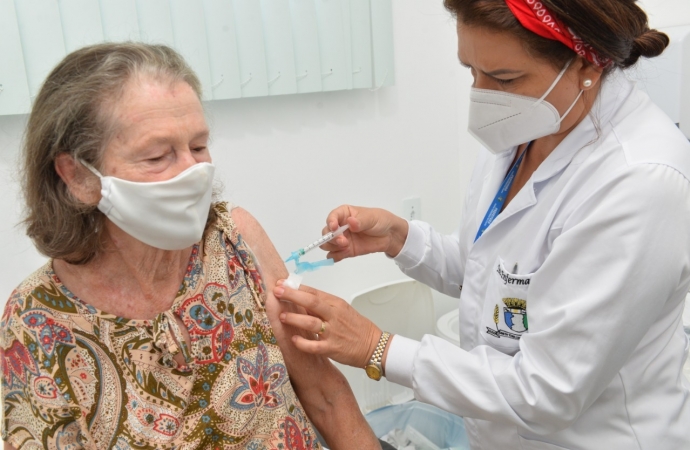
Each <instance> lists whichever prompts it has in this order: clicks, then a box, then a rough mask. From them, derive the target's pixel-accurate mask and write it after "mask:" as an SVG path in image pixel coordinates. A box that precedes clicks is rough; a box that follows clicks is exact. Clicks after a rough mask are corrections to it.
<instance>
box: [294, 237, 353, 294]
mask: <svg viewBox="0 0 690 450" xmlns="http://www.w3.org/2000/svg"><path fill="white" fill-rule="evenodd" d="M349 228H350V225H343V226H342V227H340V228H338V229H337V230H335V231H331V232H330V233H326V234H324V235H323V236H321V237H320V238H319V239H317V240H316V241H314V242H312V243H311V244H309V245H307V246H306V247H303V248H300V249H299V250H296V251H294V252H292V253H291V254H290V257H289V258H288V259H286V260H285V262H289V261H295V273H291V274H290V276H289V277H288V279H287V280H285V283H286V285H287V286H289V287H291V288H293V289H299V285H300V284H301V282H302V277H301V276H299V274H300V273H303V272H310V271H314V270H317V269H319V268H320V267H324V266H332V265H333V264H334V262H333V260H332V259H324V260H322V261H317V262H314V263H310V262H301V261H300V260H299V259H300V257H302V256H304V255H306V254H307V253H308V252H310V251H312V250H314V249H315V248H316V247H319V246H321V245H323V244H326V243H328V242H330V241H332V240H333V239H335V238H337V237H338V236H340V235H341V234H343V233H344V232H345V230H347V229H349Z"/></svg>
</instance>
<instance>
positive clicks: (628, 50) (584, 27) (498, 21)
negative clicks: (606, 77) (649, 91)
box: [443, 0, 669, 69]
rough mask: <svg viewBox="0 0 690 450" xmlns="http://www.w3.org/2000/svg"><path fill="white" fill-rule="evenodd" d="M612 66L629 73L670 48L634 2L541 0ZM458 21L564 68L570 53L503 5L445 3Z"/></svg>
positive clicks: (471, 0)
mask: <svg viewBox="0 0 690 450" xmlns="http://www.w3.org/2000/svg"><path fill="white" fill-rule="evenodd" d="M540 2H541V3H543V4H544V6H546V8H547V9H549V10H550V11H551V12H552V13H553V14H554V15H555V16H556V17H557V18H558V19H559V20H561V21H562V22H563V23H564V24H565V25H567V26H569V27H570V28H571V29H572V30H573V31H574V32H575V34H577V35H578V36H579V37H580V38H581V39H582V40H583V41H584V42H586V43H587V44H589V45H591V46H592V47H593V48H594V49H595V50H596V51H597V52H598V53H599V54H600V55H601V56H603V57H607V58H610V59H611V60H612V61H613V66H611V67H620V68H623V69H625V68H628V67H630V66H633V65H635V63H637V60H638V59H640V57H641V56H644V57H646V58H652V57H654V56H659V55H660V54H661V53H662V52H663V51H664V50H665V49H666V47H667V46H668V44H669V38H668V36H667V35H665V34H664V33H661V32H659V31H657V30H651V29H650V28H649V24H648V21H647V14H645V12H644V11H643V10H642V9H641V8H640V7H639V6H638V5H637V4H636V2H635V0H540ZM443 3H444V5H445V7H446V9H448V10H449V11H450V12H451V13H452V14H453V15H454V16H456V17H457V18H458V20H460V21H462V23H464V24H467V25H470V26H482V27H488V28H492V29H495V30H500V31H508V32H511V33H513V34H514V35H516V36H517V37H518V38H520V39H521V40H522V41H523V42H525V43H526V45H527V48H528V49H529V50H530V51H531V53H533V54H534V55H535V56H537V57H540V58H541V59H544V60H547V61H551V62H552V63H553V64H554V66H557V67H562V66H563V65H564V64H565V63H566V62H567V61H568V60H570V59H572V57H573V53H574V52H573V51H572V50H571V49H570V48H568V47H567V46H565V45H564V44H562V43H560V42H558V41H553V40H550V39H546V38H543V37H541V36H538V35H536V34H535V33H532V32H531V31H529V30H527V29H526V28H524V27H523V26H522V25H520V22H518V20H517V19H516V18H515V16H514V15H513V13H512V12H511V11H510V9H509V8H508V6H507V5H506V2H505V0H444V2H443Z"/></svg>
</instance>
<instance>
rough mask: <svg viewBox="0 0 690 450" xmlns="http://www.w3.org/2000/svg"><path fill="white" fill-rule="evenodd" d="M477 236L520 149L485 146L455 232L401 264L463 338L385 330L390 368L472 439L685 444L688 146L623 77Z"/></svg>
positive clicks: (556, 444)
mask: <svg viewBox="0 0 690 450" xmlns="http://www.w3.org/2000/svg"><path fill="white" fill-rule="evenodd" d="M590 116H593V117H594V119H591V118H587V119H585V120H583V121H582V122H581V123H580V124H579V125H578V126H577V127H576V128H575V129H574V130H573V131H572V132H571V133H570V134H569V135H568V136H567V137H566V138H565V140H564V141H563V142H562V143H561V144H560V145H559V146H558V147H557V148H556V149H555V150H554V151H553V153H552V154H551V155H549V157H548V158H547V159H546V160H545V161H544V162H543V163H542V164H541V166H540V167H539V168H538V169H537V170H536V172H535V173H534V174H533V175H532V177H531V178H530V180H529V181H528V182H527V184H526V185H525V186H524V187H523V188H522V189H521V190H520V192H519V193H518V194H517V196H516V197H515V198H514V199H513V200H512V201H511V203H510V204H508V206H507V207H506V208H505V210H504V211H503V212H502V213H501V214H500V215H499V216H498V217H497V218H496V220H495V221H494V223H493V224H492V225H491V226H490V227H489V229H488V230H487V231H486V232H485V233H484V235H483V236H482V237H481V238H479V240H478V241H477V242H476V243H475V242H474V238H475V234H476V232H477V229H478V228H479V224H480V222H481V221H482V219H483V218H484V215H485V213H486V211H487V209H488V208H489V205H490V203H491V202H492V200H493V199H494V196H495V194H496V192H497V191H498V188H499V185H500V183H501V182H502V181H503V178H504V176H505V174H506V172H507V170H508V168H509V166H510V164H511V162H512V161H513V158H514V156H515V151H516V150H515V149H513V150H512V151H508V152H506V153H503V154H500V155H497V156H494V155H491V154H490V153H488V152H486V151H485V152H483V154H482V155H481V156H480V158H479V161H478V163H477V167H476V169H475V172H474V175H473V177H472V181H471V185H470V188H469V192H468V195H467V199H466V202H465V207H464V212H463V215H462V224H461V226H460V229H459V231H458V232H457V233H456V234H454V235H452V236H443V235H440V234H438V233H437V232H435V231H434V230H433V229H432V228H431V227H430V226H429V225H427V224H425V223H422V222H411V223H410V232H409V236H408V239H407V241H406V243H405V246H404V248H403V250H402V252H401V253H400V255H398V256H397V257H396V262H397V263H398V264H399V266H400V267H401V268H402V270H403V271H404V272H405V273H406V274H408V275H409V276H411V277H413V278H415V279H417V280H420V281H422V282H424V283H426V284H428V285H430V286H432V287H433V288H435V289H438V290H439V291H442V292H444V293H446V294H449V295H452V296H455V297H460V302H459V310H460V340H461V348H458V347H456V346H454V345H452V344H450V343H448V342H446V341H444V340H443V339H441V338H438V337H435V336H425V337H424V338H423V339H422V341H421V342H417V341H413V340H410V339H406V338H403V337H401V336H396V337H395V338H394V339H393V341H392V344H391V346H390V349H389V352H388V358H387V362H386V377H387V378H388V379H389V380H390V381H393V382H396V383H399V384H402V385H405V386H408V387H410V388H413V389H414V392H415V396H416V397H417V398H418V399H419V400H421V401H423V402H426V403H430V404H433V405H436V406H438V407H440V408H443V409H445V410H447V411H450V412H452V413H455V414H458V415H461V416H464V417H466V421H465V423H466V426H467V431H468V435H469V438H470V441H471V443H472V448H473V449H484V450H499V449H520V450H528V449H563V448H567V449H588V450H589V449H606V450H617V449H620V450H630V449H650V450H665V449H669V450H670V449H674V450H675V449H690V397H689V393H690V383H688V380H687V379H686V378H685V377H684V376H683V374H682V367H683V363H684V361H685V358H686V354H687V350H688V340H687V338H686V336H685V334H684V332H683V327H682V323H681V314H682V310H683V304H684V299H685V295H686V293H687V292H688V288H690V181H689V177H690V144H689V143H688V141H687V139H686V138H685V137H684V136H683V135H682V134H681V132H680V131H679V130H678V129H677V127H676V126H675V125H674V124H673V123H672V122H671V121H670V120H669V118H668V117H667V116H666V115H665V114H664V113H663V112H662V111H661V110H660V109H659V108H658V107H656V106H655V105H654V104H653V103H652V102H651V101H650V99H649V97H648V96H647V95H646V94H645V93H643V92H642V91H640V90H638V89H637V88H636V87H635V84H634V83H633V82H631V81H629V80H628V79H627V78H626V77H625V75H624V74H623V73H621V72H616V73H613V74H611V76H610V77H609V78H608V79H607V80H606V81H605V82H604V85H603V86H602V90H601V92H600V94H599V98H598V100H597V102H596V104H595V106H594V108H593V110H592V114H590Z"/></svg>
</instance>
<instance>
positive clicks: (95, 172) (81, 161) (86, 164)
mask: <svg viewBox="0 0 690 450" xmlns="http://www.w3.org/2000/svg"><path fill="white" fill-rule="evenodd" d="M79 162H80V163H81V165H82V166H84V167H86V168H87V169H89V170H90V171H91V173H93V174H94V175H96V176H97V177H98V178H103V175H101V173H100V172H99V171H98V170H96V168H95V167H93V166H92V165H91V164H89V163H87V162H86V161H84V160H83V159H80V160H79Z"/></svg>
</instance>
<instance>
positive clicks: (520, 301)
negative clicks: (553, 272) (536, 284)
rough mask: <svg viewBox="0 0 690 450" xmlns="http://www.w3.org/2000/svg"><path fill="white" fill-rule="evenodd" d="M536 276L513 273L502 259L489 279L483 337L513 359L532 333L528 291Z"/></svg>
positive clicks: (483, 316)
mask: <svg viewBox="0 0 690 450" xmlns="http://www.w3.org/2000/svg"><path fill="white" fill-rule="evenodd" d="M532 275H533V274H531V273H530V274H519V273H511V271H509V270H506V266H505V263H504V261H503V260H502V259H501V258H500V257H499V258H497V260H496V263H495V264H494V266H493V269H492V273H491V275H490V276H489V283H488V285H487V288H486V296H485V297H484V307H483V311H482V328H481V331H480V335H481V336H482V338H483V339H484V341H485V342H486V343H487V344H488V345H490V346H491V347H494V348H496V349H497V350H500V351H502V352H504V353H507V354H510V355H514V354H515V353H517V351H518V349H519V345H520V337H522V335H523V334H525V333H527V332H528V331H529V321H528V314H527V291H528V289H529V283H530V280H531V278H532Z"/></svg>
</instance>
